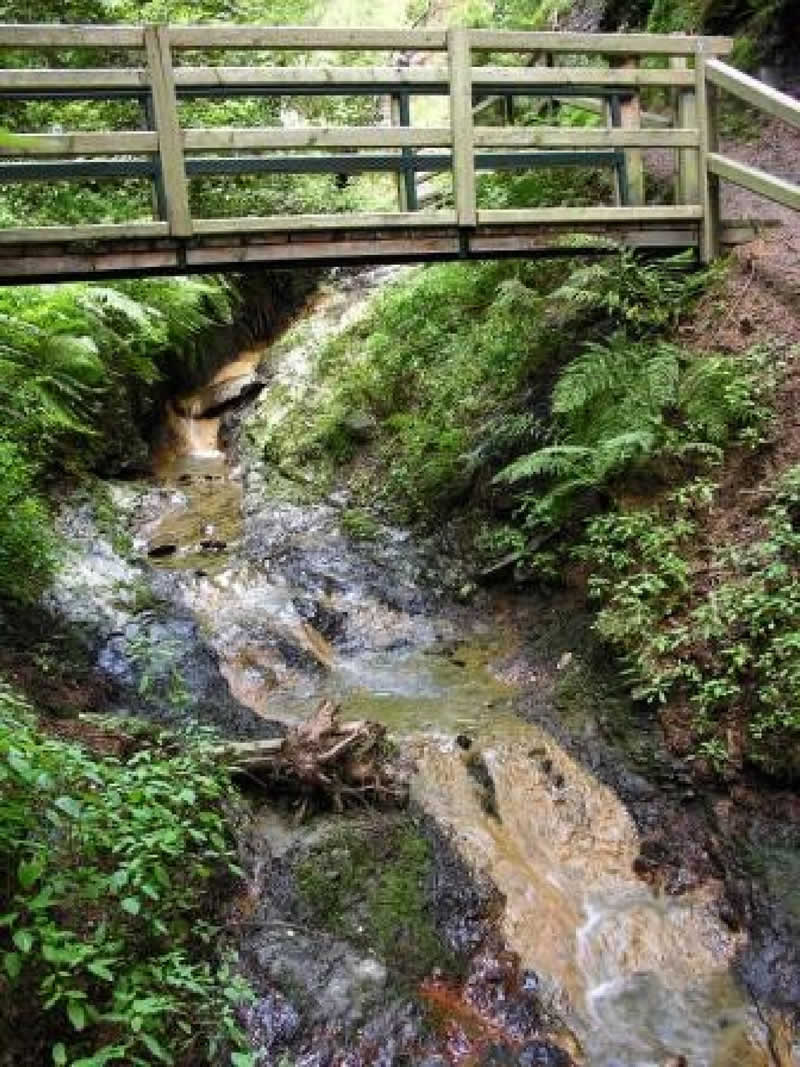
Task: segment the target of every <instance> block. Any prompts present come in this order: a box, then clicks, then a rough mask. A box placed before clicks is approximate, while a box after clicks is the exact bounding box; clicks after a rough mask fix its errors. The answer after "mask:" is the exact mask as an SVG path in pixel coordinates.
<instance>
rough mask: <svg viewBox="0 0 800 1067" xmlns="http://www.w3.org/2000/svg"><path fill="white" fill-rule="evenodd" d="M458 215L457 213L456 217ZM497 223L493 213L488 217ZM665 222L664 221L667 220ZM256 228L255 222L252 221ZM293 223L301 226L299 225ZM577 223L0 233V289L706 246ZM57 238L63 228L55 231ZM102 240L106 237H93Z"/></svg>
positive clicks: (730, 233)
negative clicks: (32, 235)
mask: <svg viewBox="0 0 800 1067" xmlns="http://www.w3.org/2000/svg"><path fill="white" fill-rule="evenodd" d="M450 214H451V215H452V214H453V213H452V212H451V213H450ZM488 214H489V215H491V213H488ZM662 214H663V213H662ZM246 221H247V222H252V220H246ZM293 221H294V220H293ZM574 225H575V224H574V223H564V222H560V223H559V222H549V223H548V222H546V221H539V222H524V221H517V222H491V221H486V222H482V221H481V220H480V215H479V219H478V224H477V225H476V226H475V227H474V228H471V229H469V230H462V229H460V228H459V227H458V226H457V225H456V224H455V221H454V220H453V221H452V222H450V223H447V222H444V221H439V220H436V222H435V224H434V225H431V224H426V225H418V224H415V223H406V224H404V225H392V226H387V225H385V224H381V225H374V226H370V225H365V224H364V223H363V222H359V224H358V225H357V226H353V227H352V228H347V225H346V224H345V226H344V227H342V226H341V225H339V224H337V223H336V221H335V217H334V219H331V218H330V217H329V218H328V219H327V220H325V219H324V218H320V220H319V223H318V224H317V225H316V226H315V227H314V228H313V229H303V228H291V229H289V228H285V229H257V228H252V227H251V228H249V229H247V230H244V229H242V230H238V231H237V230H233V229H231V230H229V229H228V228H227V227H223V226H219V227H218V228H216V232H214V228H211V227H210V228H209V232H206V233H198V234H195V235H194V236H193V237H191V238H188V239H185V238H183V239H181V238H173V237H170V236H169V235H168V234H167V233H166V228H164V229H163V232H159V230H160V228H161V226H162V224H159V223H144V224H142V226H141V227H140V230H141V231H147V230H148V229H149V230H151V231H153V232H152V233H150V234H147V233H146V232H140V233H139V234H138V235H136V230H135V228H134V227H129V228H128V230H129V232H128V234H127V235H125V236H122V235H113V236H111V235H106V236H99V235H98V236H92V237H88V236H87V235H86V232H87V231H88V229H89V228H88V227H87V228H86V229H85V231H84V232H83V235H81V233H80V232H79V234H78V235H75V236H73V235H72V234H69V233H67V232H65V231H58V232H54V233H53V234H52V235H50V236H49V237H48V238H47V239H44V235H43V234H42V231H41V230H40V231H38V233H37V239H36V240H35V241H33V242H31V241H20V240H19V239H18V238H17V239H15V234H14V232H13V231H7V232H5V233H0V284H3V283H5V284H21V283H26V282H36V281H48V280H53V279H54V278H56V279H59V280H63V281H67V280H76V279H91V278H103V277H137V276H146V275H156V274H187V273H208V272H210V271H245V270H254V269H258V268H264V267H290V266H346V265H352V266H355V265H362V264H380V263H422V262H435V261H438V260H453V259H499V258H509V257H552V256H564V255H604V254H607V253H609V252H610V251H613V250H614V249H615V248H619V247H620V246H625V247H629V248H634V249H638V250H641V251H643V252H651V253H664V254H666V253H674V252H678V251H680V250H683V249H690V248H691V249H696V248H698V245H699V219H697V218H695V219H692V218H689V217H684V218H675V219H669V218H666V219H665V218H663V217H658V215H654V216H653V218H652V220H649V221H647V222H645V221H643V220H642V219H641V218H631V219H630V220H629V221H625V220H624V219H620V220H618V221H602V220H598V221H592V222H587V221H583V222H582V223H581V225H580V236H578V235H576V233H575V229H574ZM53 229H54V231H55V230H56V228H53ZM96 229H97V230H99V231H102V230H103V229H104V228H103V227H97V228H96ZM755 235H756V229H755V224H749V223H744V224H743V223H730V224H723V226H722V230H721V240H722V243H723V245H727V244H736V243H741V242H742V241H747V240H752V238H753V237H754V236H755Z"/></svg>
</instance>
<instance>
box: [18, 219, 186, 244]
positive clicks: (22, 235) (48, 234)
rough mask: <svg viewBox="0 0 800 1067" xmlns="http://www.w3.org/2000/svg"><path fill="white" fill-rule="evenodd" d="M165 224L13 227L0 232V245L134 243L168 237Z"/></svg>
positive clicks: (119, 223)
mask: <svg viewBox="0 0 800 1067" xmlns="http://www.w3.org/2000/svg"><path fill="white" fill-rule="evenodd" d="M168 236H169V226H168V225H167V223H166V222H118V223H94V224H89V225H85V226H14V227H9V228H6V229H0V244H2V245H25V244H40V243H45V244H46V243H58V242H60V241H68V242H70V243H72V242H76V243H77V242H79V241H105V240H114V239H119V240H126V241H127V240H132V239H138V238H149V237H168Z"/></svg>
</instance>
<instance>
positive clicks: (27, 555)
mask: <svg viewBox="0 0 800 1067" xmlns="http://www.w3.org/2000/svg"><path fill="white" fill-rule="evenodd" d="M54 563H55V540H54V538H53V535H52V533H51V530H50V523H49V514H48V511H47V507H46V506H45V503H44V501H43V500H42V498H41V497H40V496H39V494H38V493H37V491H36V487H35V480H34V468H33V467H31V465H30V464H28V463H26V462H25V461H24V460H23V458H22V455H21V454H20V451H19V449H18V448H16V447H15V446H14V445H12V444H9V443H8V442H7V441H3V440H1V439H0V596H3V597H6V598H9V599H13V600H19V601H30V600H34V599H35V598H36V597H37V596H38V595H39V593H41V591H42V590H43V589H44V587H45V586H46V585H47V582H48V579H49V578H50V575H51V573H52V568H53V565H54Z"/></svg>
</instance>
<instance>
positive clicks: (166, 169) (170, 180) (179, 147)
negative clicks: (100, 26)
mask: <svg viewBox="0 0 800 1067" xmlns="http://www.w3.org/2000/svg"><path fill="white" fill-rule="evenodd" d="M144 43H145V52H146V54H147V69H148V73H149V75H150V88H151V93H152V100H153V116H154V118H155V126H156V130H157V131H158V144H159V161H160V165H161V175H160V177H161V181H162V182H163V189H164V199H165V203H166V209H167V222H169V227H170V233H171V234H172V235H173V236H175V237H188V236H189V235H190V234H191V232H192V213H191V210H190V208H189V190H188V186H187V182H186V169H185V167H184V161H183V143H182V134H181V126H180V121H179V119H178V101H177V97H176V96H175V80H174V77H173V73H172V54H171V50H170V40H169V30H168V28H167V27H166V26H148V27H147V29H146V30H145V34H144Z"/></svg>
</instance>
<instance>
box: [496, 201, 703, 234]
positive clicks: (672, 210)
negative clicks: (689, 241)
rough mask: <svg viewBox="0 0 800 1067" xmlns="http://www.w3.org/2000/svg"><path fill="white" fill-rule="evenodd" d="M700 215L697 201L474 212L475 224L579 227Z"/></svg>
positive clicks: (696, 217)
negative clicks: (663, 204)
mask: <svg viewBox="0 0 800 1067" xmlns="http://www.w3.org/2000/svg"><path fill="white" fill-rule="evenodd" d="M701 217H702V208H701V207H700V206H699V205H698V204H679V205H677V206H675V207H671V206H669V205H665V206H662V205H657V206H653V207H538V208H502V209H497V210H490V211H479V212H478V225H479V226H487V225H499V226H514V225H536V224H542V225H560V226H573V227H576V228H578V227H580V225H581V224H582V223H602V222H605V223H660V222H663V223H670V222H676V223H679V222H688V221H690V220H695V219H699V218H701Z"/></svg>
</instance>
